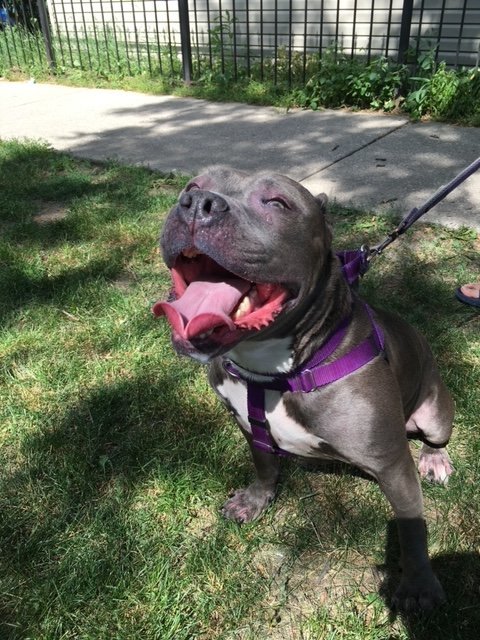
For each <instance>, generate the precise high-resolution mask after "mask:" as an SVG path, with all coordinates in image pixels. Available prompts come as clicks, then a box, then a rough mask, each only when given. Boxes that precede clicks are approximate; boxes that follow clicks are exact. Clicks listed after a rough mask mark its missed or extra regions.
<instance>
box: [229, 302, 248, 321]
mask: <svg viewBox="0 0 480 640" xmlns="http://www.w3.org/2000/svg"><path fill="white" fill-rule="evenodd" d="M249 309H250V299H249V297H248V296H245V297H244V299H243V300H242V302H241V303H240V304H239V305H238V307H237V310H236V311H235V313H234V314H233V319H234V320H238V318H240V317H241V316H243V315H244V314H245V313H247V311H248V310H249Z"/></svg>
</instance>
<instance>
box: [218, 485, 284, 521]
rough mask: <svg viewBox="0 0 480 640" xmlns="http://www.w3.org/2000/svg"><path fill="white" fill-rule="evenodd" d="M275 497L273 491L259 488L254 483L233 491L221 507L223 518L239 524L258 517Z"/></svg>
mask: <svg viewBox="0 0 480 640" xmlns="http://www.w3.org/2000/svg"><path fill="white" fill-rule="evenodd" d="M274 497H275V492H274V491H265V490H260V489H258V487H256V486H255V485H250V486H249V487H247V488H246V489H239V490H238V491H235V493H234V494H233V496H232V497H231V498H229V499H228V500H227V501H226V502H225V504H224V505H223V507H222V509H221V513H222V515H223V516H225V518H228V519H229V520H234V521H235V522H238V523H240V524H243V523H245V522H251V521H252V520H255V519H256V518H258V517H259V516H260V515H261V514H262V513H263V512H264V511H265V510H266V509H267V507H268V505H269V504H270V503H271V502H272V500H273V498H274Z"/></svg>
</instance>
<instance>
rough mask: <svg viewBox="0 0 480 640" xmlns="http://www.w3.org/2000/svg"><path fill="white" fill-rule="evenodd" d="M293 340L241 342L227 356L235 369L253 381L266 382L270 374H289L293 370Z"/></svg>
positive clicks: (277, 339) (288, 338)
mask: <svg viewBox="0 0 480 640" xmlns="http://www.w3.org/2000/svg"><path fill="white" fill-rule="evenodd" d="M292 343H293V338H291V337H286V338H270V339H268V340H261V341H258V342H257V341H253V340H252V341H249V340H245V342H240V343H239V344H237V345H236V346H235V347H234V348H233V349H231V350H230V351H229V352H228V353H227V354H226V356H227V358H228V359H229V360H231V361H232V362H233V364H234V365H235V367H237V368H238V370H239V371H240V372H241V373H242V374H243V375H245V376H246V377H248V378H251V379H252V380H258V381H261V380H265V378H268V377H271V375H270V376H269V375H268V374H273V375H277V374H279V373H289V372H290V371H292V369H293V350H292Z"/></svg>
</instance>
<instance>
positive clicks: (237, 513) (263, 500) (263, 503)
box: [222, 434, 281, 523]
mask: <svg viewBox="0 0 480 640" xmlns="http://www.w3.org/2000/svg"><path fill="white" fill-rule="evenodd" d="M245 435H246V437H247V440H248V443H249V445H250V450H251V453H252V458H253V462H254V465H255V470H256V472H257V477H256V479H255V480H254V481H253V482H252V484H251V485H249V486H248V487H245V488H244V489H238V490H237V491H235V493H234V494H233V495H232V496H231V498H229V499H228V500H227V502H225V504H224V505H223V507H222V514H223V515H224V516H225V517H226V518H229V519H230V520H234V521H235V522H239V523H244V522H251V521H252V520H255V519H256V518H258V517H259V516H260V515H261V514H262V513H263V512H264V511H265V510H266V509H267V507H268V505H269V504H270V503H271V502H272V501H273V499H274V498H275V493H276V489H277V483H278V478H279V475H280V463H281V461H280V458H279V456H276V455H272V454H271V453H264V452H263V451H259V450H258V449H256V448H255V447H254V446H253V445H252V442H251V436H250V435H247V434H245Z"/></svg>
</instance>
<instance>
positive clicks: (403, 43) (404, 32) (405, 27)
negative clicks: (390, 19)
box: [398, 0, 420, 63]
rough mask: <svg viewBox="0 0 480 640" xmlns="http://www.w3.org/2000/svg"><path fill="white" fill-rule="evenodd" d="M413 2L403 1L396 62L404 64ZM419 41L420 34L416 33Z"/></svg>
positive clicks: (409, 0) (411, 0) (410, 0)
mask: <svg viewBox="0 0 480 640" xmlns="http://www.w3.org/2000/svg"><path fill="white" fill-rule="evenodd" d="M412 14H413V0H403V11H402V26H401V28H400V41H399V44H398V62H401V63H402V62H405V58H406V55H407V51H408V47H409V44H410V30H411V28H412ZM418 40H419V41H420V32H419V33H418Z"/></svg>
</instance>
